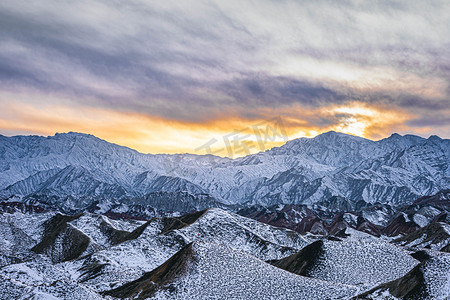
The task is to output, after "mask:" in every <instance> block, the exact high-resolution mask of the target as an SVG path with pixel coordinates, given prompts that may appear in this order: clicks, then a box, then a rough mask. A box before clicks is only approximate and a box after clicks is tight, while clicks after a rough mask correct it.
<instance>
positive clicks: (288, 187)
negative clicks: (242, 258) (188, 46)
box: [0, 131, 450, 211]
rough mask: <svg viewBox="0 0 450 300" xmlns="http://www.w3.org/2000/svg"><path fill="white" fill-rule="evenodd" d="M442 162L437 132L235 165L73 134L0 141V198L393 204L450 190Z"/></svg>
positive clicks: (325, 146) (329, 144)
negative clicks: (331, 200)
mask: <svg viewBox="0 0 450 300" xmlns="http://www.w3.org/2000/svg"><path fill="white" fill-rule="evenodd" d="M449 161H450V140H448V139H441V138H439V137H436V136H431V137H430V138H428V139H425V138H422V137H418V136H414V135H404V136H401V135H399V134H392V135H391V136H390V137H388V138H385V139H381V140H379V141H372V140H369V139H365V138H361V137H356V136H351V135H347V134H344V133H337V132H333V131H331V132H327V133H323V134H321V135H318V136H317V137H315V138H300V139H295V140H291V141H289V142H287V143H286V144H284V145H283V146H280V147H275V148H272V149H270V150H266V151H264V152H259V153H256V154H251V155H248V156H245V157H241V158H235V159H230V158H222V157H218V156H213V155H195V154H143V153H140V152H138V151H136V150H133V149H131V148H128V147H124V146H120V145H117V144H113V143H109V142H107V141H105V140H102V139H99V138H97V137H95V136H93V135H90V134H84V133H74V132H70V133H62V134H60V133H58V134H55V135H54V136H48V137H40V136H15V137H5V136H0V197H1V198H2V199H3V200H7V199H10V198H12V197H13V198H14V199H17V198H19V199H24V200H26V199H30V197H33V198H34V200H38V201H39V198H40V197H41V198H46V197H49V196H52V197H56V198H60V199H62V200H61V201H64V199H66V198H67V197H72V198H75V200H76V198H77V197H78V198H83V199H85V201H86V202H91V203H93V202H94V198H96V200H98V199H99V198H101V199H102V201H103V202H108V203H106V204H104V205H103V206H111V205H115V204H127V205H128V204H133V201H135V200H139V199H141V200H140V202H142V200H143V199H146V198H148V197H151V195H152V194H153V193H159V192H168V193H170V194H167V195H166V198H165V200H164V201H169V202H170V201H172V200H173V201H175V200H174V199H176V198H177V197H178V199H180V198H179V197H185V199H186V200H183V201H185V202H186V201H187V202H189V201H191V202H192V205H183V211H185V210H186V209H187V211H190V210H201V209H204V208H208V207H210V206H213V205H208V203H207V202H208V201H212V202H214V203H222V204H223V205H265V206H271V205H276V204H284V205H285V204H306V205H313V204H314V203H317V202H320V201H326V200H328V199H329V198H331V197H343V198H345V199H348V200H349V201H352V202H358V201H360V200H364V201H365V202H368V203H375V202H380V201H381V202H386V203H390V204H395V205H396V204H404V203H407V202H411V201H413V200H415V199H417V198H419V197H421V196H425V195H431V194H435V193H436V192H438V191H439V190H442V189H445V188H447V187H448V186H450V164H449V163H448V162H449ZM67 168H73V169H67ZM63 170H66V171H65V172H63ZM69 170H72V172H69ZM58 174H59V175H58ZM49 175H53V177H55V176H56V177H57V178H53V177H51V176H50V178H53V184H51V183H49V182H48V180H50V178H48V177H49ZM46 182H47V185H46ZM69 186H70V189H69V188H68V187H69ZM48 187H51V189H48ZM46 188H47V189H46ZM69 191H70V192H69ZM180 193H181V194H180ZM183 193H184V194H186V193H187V194H186V195H190V196H188V197H187V198H186V196H181V195H184V194H183ZM173 197H175V198H173ZM205 197H206V198H207V199H210V200H208V201H204V200H202V199H206V198H205ZM86 199H87V200H86ZM89 199H90V200H89ZM192 199H194V200H192ZM53 202H54V203H53V204H55V203H56V204H58V203H57V202H58V201H53ZM138 202H139V201H138ZM114 203H115V204H114ZM159 203H161V202H159ZM153 208H156V209H158V207H153ZM172 209H175V210H178V209H177V207H171V210H172ZM180 210H181V208H180Z"/></svg>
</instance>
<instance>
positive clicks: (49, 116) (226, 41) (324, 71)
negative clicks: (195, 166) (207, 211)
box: [0, 0, 450, 157]
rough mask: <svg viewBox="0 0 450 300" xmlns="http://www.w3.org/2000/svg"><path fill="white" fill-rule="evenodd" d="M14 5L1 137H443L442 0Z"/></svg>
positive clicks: (449, 84) (252, 142) (4, 37)
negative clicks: (279, 132)
mask: <svg viewBox="0 0 450 300" xmlns="http://www.w3.org/2000/svg"><path fill="white" fill-rule="evenodd" d="M19 2H21V1H19ZM19 2H17V1H3V2H2V3H1V4H0V11H1V12H2V13H1V14H2V17H0V28H2V31H1V32H0V41H1V43H0V106H1V108H2V109H1V110H0V134H2V135H7V136H11V135H19V134H23V135H30V134H39V135H53V134H55V133H56V132H68V131H77V132H84V133H90V134H93V135H95V136H98V137H100V138H102V139H106V140H108V141H110V142H114V143H117V144H120V145H124V146H128V147H131V148H134V149H136V150H138V151H141V152H145V153H185V152H187V153H197V154H205V153H209V152H210V153H214V154H217V155H220V156H231V157H235V156H242V155H245V154H248V153H255V152H258V151H262V150H265V149H268V148H271V147H274V146H279V145H281V144H283V143H284V142H285V141H286V140H292V139H295V138H299V137H313V136H316V135H318V134H320V133H323V132H327V131H330V130H334V131H338V132H344V133H348V134H352V135H356V136H361V137H365V138H369V139H381V138H385V137H387V136H389V135H391V134H392V133H394V132H398V133H400V134H407V133H409V134H417V135H421V136H424V137H427V136H429V135H432V134H436V135H440V136H441V137H444V138H449V137H450V100H449V99H450V92H449V91H450V81H449V78H450V73H449V72H450V71H449V70H450V62H449V60H448V57H450V52H449V51H450V48H449V47H448V45H449V44H450V18H449V17H448V13H447V14H446V13H445V12H446V11H449V9H450V7H449V5H448V3H446V2H445V1H437V2H433V3H434V4H429V3H425V2H423V3H420V2H418V3H415V4H412V3H411V2H409V1H400V2H399V3H398V5H396V6H395V7H394V6H390V5H389V4H388V3H372V2H364V3H359V4H358V3H356V2H351V1H350V2H348V3H347V2H346V3H339V4H336V3H333V2H329V1H318V2H315V3H299V2H296V1H292V2H290V1H287V2H283V3H275V2H270V1H261V2H259V3H252V2H247V1H244V2H242V1H225V2H224V1H213V2H201V1H199V2H195V3H192V4H189V5H187V4H180V3H179V2H176V1H164V2H159V3H144V2H139V1H130V2H129V3H128V4H125V3H122V4H121V3H116V4H114V5H111V3H109V2H107V1H103V0H96V1H93V2H92V1H80V2H77V3H76V4H70V3H65V2H57V3H54V4H51V5H50V4H48V3H47V4H46V3H45V2H33V3H31V4H30V3H27V4H25V3H22V4H20V3H19ZM25 7H26V8H25ZM430 16H432V18H430ZM276 118H278V119H280V120H281V121H282V124H283V130H284V131H285V134H284V137H282V138H281V137H278V138H275V139H273V140H270V139H269V140H267V141H264V147H263V146H262V145H261V144H260V141H259V140H258V136H257V135H255V132H254V129H253V128H254V126H255V124H262V123H264V122H267V121H268V120H273V119H276ZM234 132H240V135H239V137H238V136H237V135H236V134H235V135H234V136H233V133H234ZM237 137H238V138H237ZM227 139H229V140H227ZM231 139H234V140H233V141H234V142H235V143H238V142H239V143H243V144H242V145H247V146H248V147H247V146H246V147H244V148H242V149H241V150H242V151H241V152H240V153H231V152H230V151H229V150H227V147H229V146H227V145H226V143H228V142H231ZM212 140H216V141H217V142H215V143H213V144H211V149H210V150H205V149H204V148H202V145H205V144H206V143H209V142H210V141H212ZM258 143H259V144H258Z"/></svg>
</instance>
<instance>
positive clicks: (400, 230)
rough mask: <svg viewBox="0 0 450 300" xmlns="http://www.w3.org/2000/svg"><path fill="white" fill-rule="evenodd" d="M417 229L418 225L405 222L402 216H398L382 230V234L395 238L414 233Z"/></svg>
mask: <svg viewBox="0 0 450 300" xmlns="http://www.w3.org/2000/svg"><path fill="white" fill-rule="evenodd" d="M419 228H420V227H419V225H417V224H415V223H414V222H411V221H407V220H406V219H405V217H404V216H403V215H399V216H398V217H396V218H395V219H393V220H392V221H391V222H390V223H389V224H388V226H386V227H385V228H384V229H383V234H385V235H387V236H397V235H400V234H405V233H411V232H414V231H416V230H417V229H419Z"/></svg>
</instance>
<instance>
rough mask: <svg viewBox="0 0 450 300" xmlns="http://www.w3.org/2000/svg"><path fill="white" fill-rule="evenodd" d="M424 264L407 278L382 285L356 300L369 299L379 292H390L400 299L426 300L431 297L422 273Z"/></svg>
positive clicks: (407, 275)
mask: <svg viewBox="0 0 450 300" xmlns="http://www.w3.org/2000/svg"><path fill="white" fill-rule="evenodd" d="M422 267H423V263H420V264H419V265H417V266H416V267H414V269H412V270H411V271H410V272H409V273H407V274H406V275H405V276H403V277H401V278H399V279H397V280H393V281H391V282H388V283H384V284H381V285H379V286H377V287H375V288H373V289H372V290H370V291H368V292H365V293H363V294H361V295H359V296H357V297H355V299H367V296H368V295H370V294H372V293H374V292H376V291H378V290H389V293H390V294H391V295H392V296H394V297H396V298H400V299H411V300H413V299H414V300H415V299H426V298H427V297H429V295H428V294H427V291H426V288H425V280H424V275H423V272H422Z"/></svg>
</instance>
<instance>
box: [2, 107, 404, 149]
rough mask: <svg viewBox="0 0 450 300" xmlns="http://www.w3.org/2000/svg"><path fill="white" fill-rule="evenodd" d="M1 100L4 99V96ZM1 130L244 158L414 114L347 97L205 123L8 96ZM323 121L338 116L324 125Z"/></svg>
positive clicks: (379, 132)
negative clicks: (73, 135)
mask: <svg viewBox="0 0 450 300" xmlns="http://www.w3.org/2000/svg"><path fill="white" fill-rule="evenodd" d="M0 102H1V101H0ZM2 107H3V111H4V112H7V113H6V114H5V113H3V114H0V130H1V131H3V132H10V133H14V134H30V133H33V134H41V135H53V134H54V133H55V132H68V131H77V132H84V133H90V134H93V135H95V136H97V137H99V138H102V139H105V140H107V141H110V142H113V143H117V144H120V145H124V146H128V147H130V148H133V149H136V150H138V151H140V152H144V153H197V154H206V153H212V154H216V155H220V156H230V157H238V156H243V155H247V154H250V153H255V152H259V151H263V150H266V149H269V148H272V147H274V146H280V145H282V144H284V143H285V142H286V141H287V140H291V139H295V138H299V137H313V136H316V135H318V134H320V133H323V132H326V131H329V130H335V131H340V132H344V133H349V134H353V135H357V136H362V137H367V138H381V137H385V136H388V135H389V134H391V133H392V132H393V131H401V130H403V131H404V130H407V129H408V128H407V127H406V126H405V125H404V122H405V121H407V120H409V119H411V118H412V117H413V116H411V115H409V114H407V113H405V112H403V111H400V110H399V109H397V110H394V109H388V108H387V107H381V106H375V105H369V104H364V103H360V102H356V101H353V102H347V103H346V104H344V105H329V106H326V107H322V108H318V109H305V108H303V107H300V106H291V107H284V108H279V109H276V110H274V109H268V108H260V109H259V110H258V111H257V114H256V115H258V116H259V117H258V118H253V119H245V118H238V117H235V116H223V117H221V118H218V119H215V120H210V121H208V122H203V123H194V122H181V121H174V120H168V119H164V118H161V117H154V116H148V115H145V114H139V113H127V112H120V111H115V110H108V109H102V108H92V107H87V106H81V105H75V104H71V105H62V104H60V105H54V104H52V105H49V104H47V105H39V104H34V105H33V104H30V103H21V102H20V101H10V102H6V101H3V103H2ZM321 120H332V121H330V122H328V123H326V124H321Z"/></svg>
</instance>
